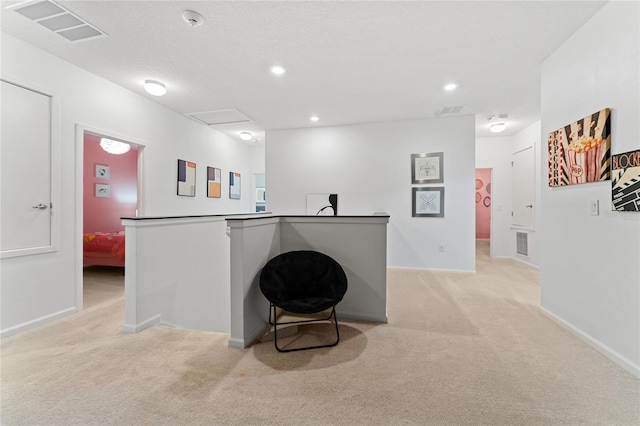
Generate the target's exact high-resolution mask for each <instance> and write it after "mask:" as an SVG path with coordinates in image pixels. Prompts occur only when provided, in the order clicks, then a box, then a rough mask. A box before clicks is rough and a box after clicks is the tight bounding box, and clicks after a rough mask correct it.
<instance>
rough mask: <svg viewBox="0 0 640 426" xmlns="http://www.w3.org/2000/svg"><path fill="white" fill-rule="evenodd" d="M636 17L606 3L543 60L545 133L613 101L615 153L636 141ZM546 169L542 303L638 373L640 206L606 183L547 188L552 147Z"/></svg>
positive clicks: (626, 7) (637, 10) (639, 99)
mask: <svg viewBox="0 0 640 426" xmlns="http://www.w3.org/2000/svg"><path fill="white" fill-rule="evenodd" d="M639 16H640V3H638V2H609V3H607V5H605V6H604V7H603V8H602V10H601V11H600V12H598V14H596V15H595V16H594V17H593V18H592V19H591V20H590V21H588V22H587V23H586V24H585V25H584V26H583V27H582V28H581V29H580V30H578V31H577V32H576V33H575V34H574V35H573V36H572V37H571V38H570V39H568V40H567V41H566V42H565V43H564V44H563V45H562V46H561V47H560V48H559V49H558V50H557V51H556V52H555V53H554V54H552V55H551V56H550V57H549V58H548V59H547V60H546V61H545V62H544V63H543V65H542V97H541V106H542V135H543V141H546V135H548V133H549V132H551V131H553V130H555V129H558V128H560V127H562V126H564V125H566V124H569V123H571V122H573V121H575V120H577V119H580V118H582V117H585V116H587V115H588V114H591V113H593V112H596V111H599V110H600V109H602V108H605V107H610V108H611V110H612V112H611V114H612V122H611V124H612V126H611V134H612V138H611V152H612V153H613V154H617V153H622V152H625V151H631V150H637V149H640V121H639V120H638V117H640V96H639V94H640V86H639V80H640V79H639V78H638V76H639V75H640V66H639V60H638V56H639V53H640V49H639V44H640V30H639V28H638V27H639V20H638V17H639ZM540 173H541V177H540V182H541V189H542V191H541V198H542V216H541V229H542V232H543V236H542V239H541V250H540V255H541V256H540V268H541V274H540V279H541V306H542V308H543V309H544V310H546V311H547V312H548V313H550V314H551V315H553V316H555V317H556V318H557V319H559V320H560V321H562V322H564V323H565V324H566V325H567V326H568V327H570V328H571V329H573V330H574V331H575V332H577V333H578V334H579V335H582V337H583V338H585V339H586V340H587V341H589V342H590V343H591V344H592V345H593V346H594V347H596V348H597V349H599V350H600V351H602V352H603V353H605V354H606V355H607V356H609V357H610V358H612V359H613V360H615V361H617V362H618V363H619V364H620V365H622V366H623V367H625V368H626V369H628V370H629V371H631V372H633V373H634V374H636V375H637V376H639V377H640V213H636V212H627V213H623V212H612V211H611V210H610V203H611V184H610V182H598V183H590V184H582V185H572V186H567V187H557V188H549V187H548V182H547V153H546V152H544V153H543V156H542V161H541V162H540ZM591 200H599V202H600V215H599V216H591V215H590V212H589V202H590V201H591Z"/></svg>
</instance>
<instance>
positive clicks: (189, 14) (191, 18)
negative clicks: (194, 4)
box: [182, 10, 204, 27]
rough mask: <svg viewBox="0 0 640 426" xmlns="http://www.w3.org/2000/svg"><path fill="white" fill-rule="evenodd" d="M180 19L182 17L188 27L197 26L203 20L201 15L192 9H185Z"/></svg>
mask: <svg viewBox="0 0 640 426" xmlns="http://www.w3.org/2000/svg"><path fill="white" fill-rule="evenodd" d="M182 19H184V21H185V22H186V23H187V24H189V26H190V27H199V26H200V25H202V23H203V22H204V18H203V17H202V15H200V14H199V13H198V12H194V11H193V10H185V11H184V12H182Z"/></svg>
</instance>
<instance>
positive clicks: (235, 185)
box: [229, 172, 241, 200]
mask: <svg viewBox="0 0 640 426" xmlns="http://www.w3.org/2000/svg"><path fill="white" fill-rule="evenodd" d="M240 187H241V185H240V173H235V172H229V198H231V199H232V200H239V199H240Z"/></svg>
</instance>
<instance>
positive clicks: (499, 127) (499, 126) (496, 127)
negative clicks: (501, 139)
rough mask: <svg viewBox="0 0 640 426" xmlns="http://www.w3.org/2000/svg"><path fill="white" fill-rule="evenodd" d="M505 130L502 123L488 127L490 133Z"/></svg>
mask: <svg viewBox="0 0 640 426" xmlns="http://www.w3.org/2000/svg"><path fill="white" fill-rule="evenodd" d="M506 128H507V125H506V124H504V123H493V124H491V125H489V130H490V131H491V132H492V133H500V132H502V131H504V129H506Z"/></svg>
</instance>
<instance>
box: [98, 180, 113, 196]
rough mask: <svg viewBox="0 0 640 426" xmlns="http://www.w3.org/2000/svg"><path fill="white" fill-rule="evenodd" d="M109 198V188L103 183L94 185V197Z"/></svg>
mask: <svg viewBox="0 0 640 426" xmlns="http://www.w3.org/2000/svg"><path fill="white" fill-rule="evenodd" d="M110 196H111V188H110V187H109V185H105V184H104V183H96V197H97V198H109V197H110Z"/></svg>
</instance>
